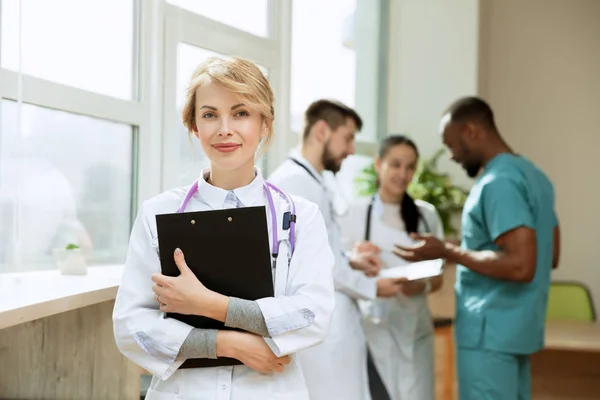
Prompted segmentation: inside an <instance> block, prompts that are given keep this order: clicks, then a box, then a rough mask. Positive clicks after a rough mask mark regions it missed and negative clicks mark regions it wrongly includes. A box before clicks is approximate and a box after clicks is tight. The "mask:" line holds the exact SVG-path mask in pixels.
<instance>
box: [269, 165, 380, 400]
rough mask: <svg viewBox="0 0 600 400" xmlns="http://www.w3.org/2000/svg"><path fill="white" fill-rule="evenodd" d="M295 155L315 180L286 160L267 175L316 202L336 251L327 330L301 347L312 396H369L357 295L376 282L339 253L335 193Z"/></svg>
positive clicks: (342, 399)
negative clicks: (310, 345)
mask: <svg viewBox="0 0 600 400" xmlns="http://www.w3.org/2000/svg"><path fill="white" fill-rule="evenodd" d="M294 159H296V160H297V161H299V162H301V163H302V164H303V165H305V166H306V167H307V168H309V170H310V171H311V172H312V173H313V175H315V176H316V177H317V178H318V180H316V179H314V178H313V177H311V175H309V174H308V172H307V171H306V170H304V169H303V168H302V167H300V166H299V165H297V164H296V163H294V162H293V161H291V160H286V161H284V162H283V164H282V165H281V166H280V167H279V168H278V169H277V170H276V171H275V172H274V173H273V174H272V175H271V176H270V178H269V181H270V182H273V183H274V184H276V185H278V186H279V187H281V188H282V189H284V190H286V191H287V192H288V193H293V194H296V195H299V196H302V197H304V198H306V199H308V200H310V201H312V202H314V203H317V204H318V205H319V208H320V210H321V212H322V213H323V217H324V219H325V225H326V226H327V230H328V232H329V244H330V246H331V249H332V250H333V253H334V256H335V267H334V274H333V277H334V283H335V300H336V307H335V310H334V313H333V319H332V321H331V327H330V330H329V334H328V335H327V338H326V339H325V341H324V342H323V343H322V344H320V345H319V346H316V347H313V348H311V349H309V350H304V351H302V352H301V353H299V359H300V365H301V366H302V370H303V371H304V375H305V377H306V383H307V385H308V390H309V392H310V396H311V397H310V398H311V400H335V399H339V400H369V399H370V398H371V396H370V393H369V386H368V376H367V367H366V365H367V347H366V338H365V334H364V330H363V327H362V323H361V314H360V310H359V309H358V306H357V303H356V299H365V300H368V299H374V298H375V297H376V294H377V283H376V281H375V280H374V279H373V278H368V277H366V276H365V275H364V274H363V273H362V272H360V271H356V270H353V269H352V268H351V267H350V265H349V263H348V259H347V258H346V257H345V255H344V254H343V249H342V242H341V236H340V226H339V221H338V220H337V217H336V214H335V211H334V210H333V206H332V202H333V193H331V192H330V191H329V190H328V189H327V187H326V185H325V182H324V180H323V177H322V175H321V174H319V173H317V171H316V170H314V168H313V167H312V166H311V165H310V164H309V163H308V162H307V161H306V160H305V159H303V158H302V157H300V156H298V155H294Z"/></svg>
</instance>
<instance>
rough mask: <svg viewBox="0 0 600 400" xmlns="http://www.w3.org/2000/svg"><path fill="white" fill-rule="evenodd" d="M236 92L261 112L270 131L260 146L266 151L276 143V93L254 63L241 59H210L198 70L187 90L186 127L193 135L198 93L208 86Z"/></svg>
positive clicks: (184, 122) (182, 114)
mask: <svg viewBox="0 0 600 400" xmlns="http://www.w3.org/2000/svg"><path fill="white" fill-rule="evenodd" d="M211 82H213V83H216V84H218V85H219V86H221V87H223V88H225V89H227V90H230V91H232V92H234V93H237V94H238V95H239V96H240V97H241V98H242V99H243V101H244V103H245V104H247V105H248V107H252V108H254V109H256V110H258V112H260V113H261V115H262V116H263V118H264V119H265V121H266V124H267V128H268V129H269V132H268V134H267V136H266V138H265V139H264V141H263V143H262V145H261V151H262V150H264V149H266V148H267V147H268V146H269V144H270V143H271V141H272V140H273V120H274V119H275V109H274V108H273V102H274V98H275V96H274V94H273V89H272V88H271V84H270V83H269V81H268V80H267V78H266V77H265V76H264V75H263V73H262V72H261V70H260V69H259V68H258V67H257V66H256V64H254V63H253V62H251V61H248V60H244V59H241V58H231V59H223V58H219V57H211V58H209V59H208V60H206V61H205V62H203V63H202V64H200V65H199V66H198V68H196V70H195V71H194V74H193V75H192V79H191V80H190V84H189V86H188V89H187V93H186V99H185V104H184V106H183V112H182V113H181V117H182V119H183V125H184V126H185V127H186V128H187V129H188V132H190V133H191V132H192V131H194V130H195V128H196V91H197V89H198V88H199V87H202V86H203V85H206V84H208V83H211Z"/></svg>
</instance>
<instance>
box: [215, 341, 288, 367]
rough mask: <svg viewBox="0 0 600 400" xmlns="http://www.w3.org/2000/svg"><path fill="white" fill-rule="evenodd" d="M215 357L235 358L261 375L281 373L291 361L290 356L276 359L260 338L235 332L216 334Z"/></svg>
mask: <svg viewBox="0 0 600 400" xmlns="http://www.w3.org/2000/svg"><path fill="white" fill-rule="evenodd" d="M217 357H230V358H235V359H236V360H239V361H241V362H242V363H244V365H246V366H248V367H250V368H252V369H253V370H255V371H256V372H260V373H263V374H267V373H270V372H283V369H284V367H285V366H286V365H288V364H289V363H290V361H291V359H290V356H284V357H277V356H276V355H275V354H274V353H273V351H272V350H271V348H270V347H269V346H268V345H267V343H266V342H265V340H264V339H263V338H262V337H261V336H258V335H255V334H253V333H248V332H237V331H219V332H218V333H217Z"/></svg>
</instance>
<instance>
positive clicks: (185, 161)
mask: <svg viewBox="0 0 600 400" xmlns="http://www.w3.org/2000/svg"><path fill="white" fill-rule="evenodd" d="M210 57H221V58H225V59H229V58H231V57H229V56H226V55H223V54H219V53H215V52H213V51H210V50H206V49H202V48H199V47H196V46H191V45H188V44H186V43H179V44H178V46H177V79H176V82H177V89H176V98H177V115H178V116H181V111H182V110H183V106H184V103H185V96H186V92H187V88H188V85H189V83H190V79H191V78H192V74H193V73H194V71H195V70H196V68H197V67H198V66H199V65H200V64H201V63H202V62H204V61H206V60H207V59H208V58H210ZM258 68H259V69H260V70H261V71H262V73H263V74H265V76H267V77H268V71H267V69H266V68H265V67H263V66H260V65H258ZM176 125H177V128H176V129H177V131H176V135H177V143H178V146H177V149H176V157H174V159H175V160H177V161H176V162H177V163H178V165H176V166H174V170H175V171H176V174H177V176H176V178H175V183H176V184H177V185H188V184H190V182H192V181H194V180H195V179H197V178H198V174H199V173H200V171H201V170H202V169H203V168H205V167H207V166H208V165H209V161H208V159H207V158H206V156H205V154H204V151H203V150H202V145H201V144H200V141H199V140H198V138H197V137H196V136H194V135H189V134H188V132H187V130H186V128H185V127H184V126H183V123H182V122H181V119H179V120H178V121H176Z"/></svg>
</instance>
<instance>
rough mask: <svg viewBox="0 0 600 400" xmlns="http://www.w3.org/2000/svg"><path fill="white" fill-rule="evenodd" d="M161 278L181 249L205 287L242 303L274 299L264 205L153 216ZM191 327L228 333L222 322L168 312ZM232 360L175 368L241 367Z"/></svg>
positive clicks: (201, 361)
mask: <svg viewBox="0 0 600 400" xmlns="http://www.w3.org/2000/svg"><path fill="white" fill-rule="evenodd" d="M156 227H157V232H158V249H159V254H160V264H161V270H162V273H163V275H167V276H178V275H179V269H178V268H177V265H176V264H175V260H174V258H173V253H174V252H175V249H176V248H178V247H179V248H180V249H181V250H182V251H183V254H184V255H185V260H186V263H187V264H188V266H189V267H190V269H191V270H192V271H193V272H194V274H195V275H196V276H197V277H198V279H199V280H200V282H202V284H204V286H206V287H207V288H208V289H211V290H214V291H216V292H218V293H221V294H223V295H225V296H234V297H238V298H241V299H246V300H258V299H261V298H265V297H273V296H274V289H273V277H272V272H271V257H270V252H271V251H270V249H269V233H268V230H267V215H266V209H265V207H264V206H260V207H245V208H232V209H225V210H209V211H195V212H184V213H174V214H159V215H157V216H156ZM166 317H167V318H175V319H177V320H179V321H182V322H185V323H186V324H189V325H191V326H193V327H196V328H203V329H219V330H232V329H233V328H229V327H226V326H225V324H224V323H223V322H220V321H217V320H213V319H211V318H206V317H200V316H195V315H182V314H177V313H167V314H166ZM240 364H242V363H241V362H240V361H238V360H236V359H233V358H226V357H222V358H217V359H207V358H201V359H188V360H186V361H185V362H184V363H183V365H182V366H181V367H180V368H206V367H217V366H225V365H240Z"/></svg>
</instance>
